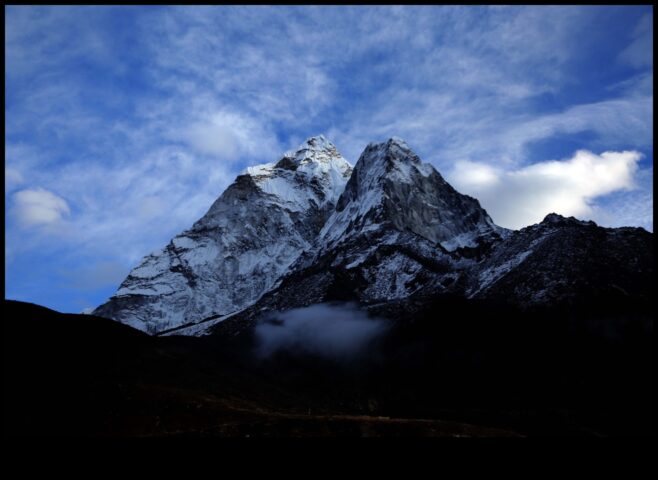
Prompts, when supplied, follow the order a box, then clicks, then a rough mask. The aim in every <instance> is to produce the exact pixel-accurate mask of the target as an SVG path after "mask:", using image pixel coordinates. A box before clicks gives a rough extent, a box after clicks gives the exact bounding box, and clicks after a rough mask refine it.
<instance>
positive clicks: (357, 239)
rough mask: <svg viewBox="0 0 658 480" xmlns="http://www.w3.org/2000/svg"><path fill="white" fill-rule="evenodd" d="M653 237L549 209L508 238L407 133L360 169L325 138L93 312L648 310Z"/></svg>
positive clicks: (230, 203) (237, 322)
mask: <svg viewBox="0 0 658 480" xmlns="http://www.w3.org/2000/svg"><path fill="white" fill-rule="evenodd" d="M652 278H653V235H652V234H651V233H649V232H647V231H645V230H643V229H641V228H629V227H626V228H616V229H610V228H602V227H599V226H597V225H596V224H594V223H593V222H584V221H580V220H577V219H575V218H573V217H571V218H564V217H562V216H560V215H556V214H550V215H548V216H547V217H546V218H545V219H544V220H543V221H542V222H541V223H539V224H537V225H532V226H529V227H526V228H523V229H521V230H518V231H511V230H508V229H505V228H502V227H499V226H497V225H496V224H495V223H494V222H493V220H492V219H491V217H490V216H489V215H488V214H487V212H486V211H485V210H484V209H483V208H482V207H481V205H480V204H479V202H478V201H477V200H476V199H474V198H472V197H469V196H467V195H463V194H461V193H459V192H457V191H456V190H455V189H454V188H453V187H452V186H451V185H450V184H448V183H447V182H446V181H445V180H444V179H443V177H442V176H441V175H440V174H439V172H437V171H436V170H435V169H434V168H433V167H432V166H431V165H430V164H427V163H423V162H422V161H421V159H420V158H419V157H418V156H417V155H416V154H415V153H414V152H413V151H412V150H411V149H410V148H409V146H408V145H407V144H406V143H405V142H404V141H403V140H401V139H399V138H391V139H390V140H388V141H387V142H383V143H379V144H370V145H368V146H367V148H366V149H365V150H364V152H363V153H362V154H361V156H360V158H359V160H358V162H357V163H356V165H355V166H354V168H352V166H351V165H350V164H349V163H348V162H347V160H345V159H344V158H343V157H342V155H340V153H339V152H338V151H337V150H336V147H335V146H334V145H333V144H332V143H331V142H329V141H328V140H327V139H325V138H324V137H323V136H319V137H312V138H310V139H309V140H307V141H306V142H305V143H303V144H302V145H301V146H300V147H299V148H298V149H297V150H296V151H294V152H290V153H287V154H285V155H284V156H283V158H281V159H280V160H279V161H277V162H274V163H269V164H265V165H261V166H257V167H250V168H248V169H247V170H246V172H245V173H244V174H242V175H239V176H238V177H237V178H236V180H235V182H234V183H233V184H232V185H230V186H229V187H228V188H227V189H226V191H225V192H224V193H223V194H222V195H221V196H220V197H219V198H218V199H217V201H216V202H215V203H214V204H213V205H212V206H211V208H210V210H209V211H208V212H207V213H206V214H205V215H204V216H203V217H202V218H201V219H200V220H199V221H197V222H196V223H195V224H194V225H193V226H192V228H191V229H189V230H186V231H184V232H183V233H181V234H180V235H177V236H176V237H174V238H173V239H172V240H171V242H169V244H168V245H167V246H165V247H164V248H163V249H162V250H160V251H158V252H155V253H153V254H151V255H148V256H146V257H145V258H144V259H143V260H142V262H141V263H140V264H139V265H138V266H137V267H135V268H134V269H133V270H132V271H131V272H130V274H129V275H128V277H127V278H126V279H125V280H124V281H123V283H122V284H121V285H120V287H119V290H118V291H117V292H116V293H115V294H114V296H112V297H111V298H110V299H109V300H108V301H107V302H106V303H105V304H103V305H101V306H99V307H98V308H97V309H96V310H95V311H94V312H93V313H94V315H98V316H102V317H107V318H112V319H115V320H118V321H120V322H122V323H126V324H128V325H131V326H132V327H135V328H137V329H139V330H142V331H146V332H148V333H150V334H178V335H207V334H213V333H214V334H221V333H226V332H234V333H236V332H240V331H244V330H245V329H246V328H248V327H251V326H253V325H254V323H255V322H256V321H257V319H258V318H259V317H260V316H262V315H263V312H267V311H283V310H288V309H293V308H300V307H306V306H309V305H313V304H317V303H323V302H330V301H349V302H355V303H356V304H358V305H359V306H360V307H361V308H363V309H365V310H368V311H370V312H374V313H376V314H377V315H378V316H381V317H389V318H392V319H395V320H404V319H405V318H407V317H410V316H413V315H414V314H415V312H419V311H422V310H423V309H424V308H426V307H427V306H428V305H430V304H432V305H434V303H435V302H436V301H437V299H441V298H446V299H462V300H470V301H474V302H478V301H486V302H492V303H496V304H505V305H509V306H511V307H514V308H521V309H525V310H528V309H536V308H548V307H551V308H552V307H565V308H571V307H573V308H580V307H582V306H583V305H591V304H593V303H596V302H599V303H600V302H603V303H605V302H606V301H610V299H614V300H615V301H616V300H619V301H620V302H622V303H623V302H629V303H638V302H639V303H643V302H644V303H646V302H649V299H650V288H651V285H652Z"/></svg>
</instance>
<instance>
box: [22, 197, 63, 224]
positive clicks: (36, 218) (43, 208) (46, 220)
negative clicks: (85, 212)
mask: <svg viewBox="0 0 658 480" xmlns="http://www.w3.org/2000/svg"><path fill="white" fill-rule="evenodd" d="M13 201H14V204H13V213H14V215H15V216H16V217H17V218H18V220H19V221H20V222H21V223H22V224H23V225H24V226H40V225H52V224H55V223H58V222H60V221H61V220H63V219H64V217H65V216H67V215H69V214H70V213H71V210H70V209H69V206H68V204H67V203H66V200H64V199H63V198H61V197H58V196H57V195H55V194H54V193H52V192H49V191H48V190H44V189H43V188H35V189H26V190H21V191H19V192H16V193H15V194H14V195H13Z"/></svg>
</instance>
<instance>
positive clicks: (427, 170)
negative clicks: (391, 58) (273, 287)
mask: <svg viewBox="0 0 658 480" xmlns="http://www.w3.org/2000/svg"><path fill="white" fill-rule="evenodd" d="M389 226H390V227H392V228H394V229H396V230H398V231H410V232H413V233H415V234H416V235H419V236H420V237H423V238H424V239H426V240H429V241H430V242H432V243H438V244H440V245H441V246H442V247H443V248H444V249H446V250H448V251H454V250H456V249H457V248H459V247H476V246H477V239H478V238H481V237H483V236H493V237H500V236H503V235H504V234H505V229H502V228H501V227H498V226H496V225H495V224H494V223H493V221H492V220H491V218H490V217H489V215H488V214H487V212H486V211H484V209H482V208H481V207H480V204H479V202H478V201H477V200H475V199H474V198H471V197H469V196H467V195H462V194H460V193H458V192H457V191H456V190H455V189H454V188H452V186H450V184H448V183H447V182H446V181H445V180H444V179H443V177H441V175H440V174H439V173H438V172H437V171H436V170H435V169H434V167H432V166H431V165H429V164H426V163H422V162H421V160H420V158H418V156H417V155H416V154H415V153H414V152H413V151H411V149H410V148H409V146H408V145H407V144H406V143H405V142H404V141H403V140H401V139H399V138H396V137H394V138H391V139H390V140H389V141H388V142H384V143H380V144H370V145H368V147H367V148H366V149H365V151H364V152H363V154H362V155H361V157H360V158H359V161H358V162H357V164H356V166H355V168H354V172H353V173H352V176H351V177H350V180H349V182H348V183H347V186H346V187H345V192H344V193H343V195H342V196H341V198H340V199H339V201H338V204H337V205H336V213H335V214H334V215H332V216H331V217H330V218H329V220H328V221H327V223H326V224H325V226H324V228H323V229H322V231H321V233H320V239H321V242H324V244H325V245H324V248H325V249H327V250H328V249H331V248H333V247H334V246H336V245H338V244H340V243H343V242H345V241H348V240H349V239H350V238H351V237H353V236H355V235H360V234H361V233H363V232H366V231H369V230H375V229H378V228H381V227H389Z"/></svg>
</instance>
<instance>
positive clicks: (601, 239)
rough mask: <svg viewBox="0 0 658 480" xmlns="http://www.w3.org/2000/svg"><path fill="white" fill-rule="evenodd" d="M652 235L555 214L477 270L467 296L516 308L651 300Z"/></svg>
mask: <svg viewBox="0 0 658 480" xmlns="http://www.w3.org/2000/svg"><path fill="white" fill-rule="evenodd" d="M653 258H654V257H653V235H652V234H650V233H649V232H647V231H646V230H644V229H642V228H614V229H613V228H602V227H599V226H597V225H596V224H595V223H594V222H582V221H579V220H576V219H575V218H573V217H571V218H565V217H562V216H560V215H556V214H550V215H548V216H547V217H546V218H545V219H544V221H542V222H541V223H539V224H537V225H532V226H530V227H526V228H523V229H521V230H519V231H517V232H514V233H513V234H512V235H510V237H509V238H508V239H507V240H506V241H505V242H502V243H501V244H499V245H498V246H497V247H496V248H495V249H494V251H493V252H492V253H491V255H490V256H488V258H487V259H486V260H484V261H483V262H482V263H480V264H478V266H477V268H475V269H474V270H473V274H472V276H471V278H470V282H471V283H470V287H469V289H468V290H467V295H468V296H469V297H473V298H488V299H492V298H504V299H506V300H507V301H509V302H511V303H514V304H517V305H526V306H527V305H537V304H544V305H551V304H555V303H561V302H566V303H577V302H580V301H585V300H589V301H591V300H592V299H594V298H596V297H600V298H603V297H609V296H614V297H617V296H622V297H628V298H629V299H632V298H638V299H641V298H649V296H650V295H651V286H652V283H653V281H652V278H653Z"/></svg>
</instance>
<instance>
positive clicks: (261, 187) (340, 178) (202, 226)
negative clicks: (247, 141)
mask: <svg viewBox="0 0 658 480" xmlns="http://www.w3.org/2000/svg"><path fill="white" fill-rule="evenodd" d="M351 171H352V168H351V166H350V164H349V163H348V162H347V161H346V160H345V159H344V158H343V157H342V156H341V155H340V153H338V151H337V150H336V147H335V146H334V145H333V144H331V142H329V141H327V140H326V139H325V138H324V137H322V136H319V137H312V138H310V139H309V140H307V141H306V142H305V143H304V144H302V145H301V146H300V147H299V148H298V149H297V150H296V151H295V152H290V153H287V154H286V155H284V157H283V158H282V159H281V160H279V161H278V162H276V163H270V164H265V165H260V166H257V167H250V168H248V169H247V171H246V172H245V173H244V174H243V175H240V176H238V177H237V179H236V180H235V182H234V183H233V184H232V185H231V186H229V187H228V188H227V189H226V191H225V192H224V193H223V194H222V195H221V196H220V197H219V198H218V199H217V201H215V203H214V204H213V205H212V206H211V207H210V209H209V210H208V212H207V213H206V214H205V215H204V216H203V217H202V218H201V219H200V220H199V221H197V222H196V223H195V224H194V225H193V227H192V228H191V229H189V230H187V231H185V232H183V233H181V234H180V235H177V236H176V237H174V238H173V239H172V240H171V242H170V243H169V244H168V245H167V246H165V247H164V248H163V249H161V250H159V251H157V252H155V253H153V254H151V255H148V256H146V257H145V258H144V259H143V260H142V262H141V263H140V264H139V265H138V266H137V267H136V268H134V269H133V270H132V271H131V272H130V274H129V275H128V277H127V278H126V279H125V280H124V281H123V283H122V284H121V286H120V287H119V290H118V291H117V292H116V294H115V295H114V296H112V297H111V298H110V299H109V300H108V302H106V303H105V304H103V305H101V306H100V307H98V308H97V309H96V310H95V311H94V312H93V313H94V314H95V315H99V316H104V317H108V318H113V319H115V320H118V321H120V322H123V323H126V324H128V325H131V326H133V327H135V328H138V329H140V330H144V331H147V332H149V333H156V332H159V331H162V330H166V329H169V328H172V327H177V326H179V325H181V324H184V323H189V322H194V321H198V320H201V319H203V318H206V317H209V316H213V315H226V314H229V313H232V312H234V311H236V310H239V309H241V308H243V307H245V306H246V305H249V304H251V303H253V302H254V301H256V300H257V299H258V298H259V297H260V296H261V295H262V294H263V293H264V292H266V291H267V290H269V289H270V288H271V287H272V286H273V285H274V283H275V282H276V281H277V280H278V279H279V277H280V276H281V274H282V273H283V272H284V271H285V270H286V269H287V268H288V266H289V265H290V264H291V263H292V262H294V261H295V259H296V258H297V257H298V256H299V254H300V253H301V252H302V251H303V250H304V249H307V248H308V247H309V246H310V245H311V243H312V242H313V241H314V239H315V237H316V236H317V234H318V232H319V231H320V229H321V228H322V226H323V225H324V222H325V220H326V218H327V216H328V215H329V214H330V212H331V211H333V208H334V205H335V203H336V201H337V200H338V197H339V195H340V194H341V192H342V191H343V189H344V186H345V183H346V182H347V179H348V178H349V175H350V173H351Z"/></svg>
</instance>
